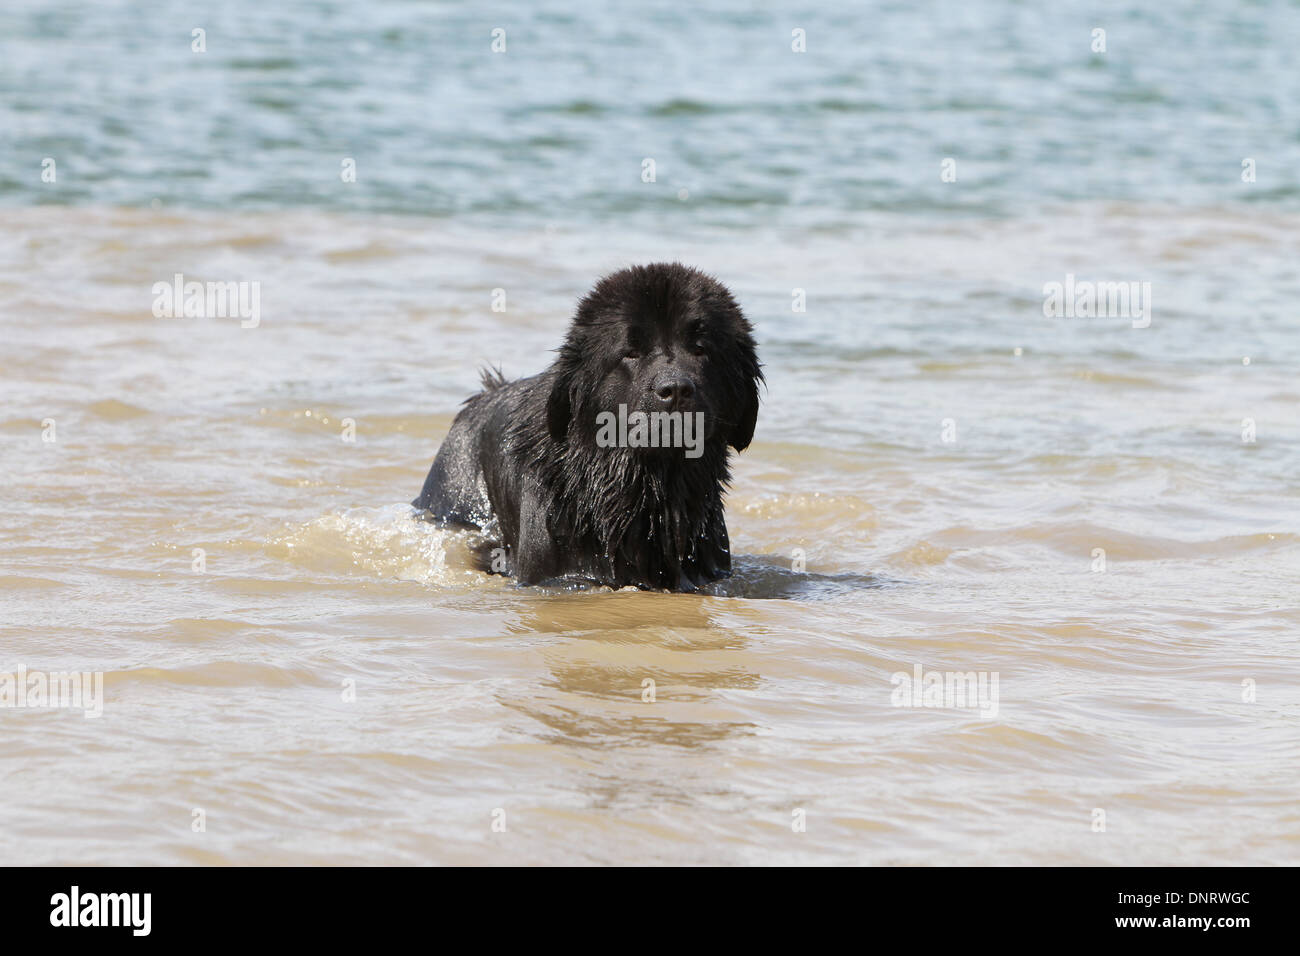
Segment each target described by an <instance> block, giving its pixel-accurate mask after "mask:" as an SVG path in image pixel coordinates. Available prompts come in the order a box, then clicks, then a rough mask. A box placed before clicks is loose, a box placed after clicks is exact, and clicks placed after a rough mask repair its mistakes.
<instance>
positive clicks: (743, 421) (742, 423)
mask: <svg viewBox="0 0 1300 956" xmlns="http://www.w3.org/2000/svg"><path fill="white" fill-rule="evenodd" d="M762 378H763V373H762V372H758V373H757V374H756V375H755V376H754V377H752V378H750V379H749V381H748V383H746V388H745V397H744V399H743V400H742V402H741V412H740V417H739V418H738V419H737V421H736V424H735V426H734V427H733V428H732V429H731V435H730V436H729V437H728V439H727V444H729V445H730V446H731V447H732V448H734V449H736V451H744V450H745V449H746V448H748V447H749V443H750V442H751V441H753V440H754V426H755V425H757V424H758V383H759V382H760V381H762Z"/></svg>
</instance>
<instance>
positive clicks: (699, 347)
mask: <svg viewBox="0 0 1300 956" xmlns="http://www.w3.org/2000/svg"><path fill="white" fill-rule="evenodd" d="M691 351H692V352H694V353H695V354H696V355H703V354H704V352H705V345H704V339H696V340H695V341H694V342H692V343H691Z"/></svg>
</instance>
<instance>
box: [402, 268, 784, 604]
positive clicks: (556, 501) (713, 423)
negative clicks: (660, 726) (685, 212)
mask: <svg viewBox="0 0 1300 956" xmlns="http://www.w3.org/2000/svg"><path fill="white" fill-rule="evenodd" d="M752 333H753V330H752V328H751V327H750V324H749V322H748V321H747V320H746V319H745V317H744V315H743V314H742V313H741V311H740V308H739V307H738V306H737V305H736V303H735V300H733V299H732V297H731V294H730V293H729V292H728V291H727V289H726V288H725V287H724V286H723V285H722V284H721V283H719V282H718V281H717V280H715V279H713V278H711V277H709V276H706V275H704V274H703V273H701V272H698V271H696V270H694V269H691V268H688V267H686V266H683V265H681V264H678V263H673V264H671V265H668V264H656V265H649V266H637V267H634V268H631V269H625V270H623V271H621V272H617V273H614V274H613V275H610V276H607V277H606V278H604V279H602V280H601V281H600V282H599V283H598V284H597V285H596V287H595V288H594V289H593V290H592V291H591V292H590V293H589V294H588V295H587V296H586V297H585V298H584V299H583V300H582V301H581V303H579V305H578V311H577V315H576V316H575V317H574V320H573V323H572V325H571V326H570V328H569V332H568V335H567V337H566V339H565V341H564V344H563V346H562V347H561V348H560V349H559V357H558V358H557V359H556V361H555V362H554V363H553V364H552V365H551V367H550V368H548V369H547V370H546V371H544V372H542V373H541V374H539V375H535V376H533V377H531V378H525V379H520V380H518V381H514V382H506V381H505V380H504V378H502V377H501V375H500V373H499V372H498V373H495V374H492V373H487V374H485V375H484V390H483V391H482V392H480V393H479V394H477V395H475V396H473V397H471V398H470V399H468V400H467V401H466V402H465V407H464V409H463V410H462V411H461V412H460V414H459V415H457V416H456V419H455V421H454V422H452V426H451V430H450V432H449V433H448V435H447V438H446V440H445V441H444V442H443V444H442V447H441V448H439V450H438V454H437V457H436V458H435V459H434V462H433V467H432V468H431V469H430V470H429V476H428V478H427V479H426V480H425V483H424V489H423V490H422V491H421V493H420V496H419V497H418V498H416V499H415V501H414V502H413V504H414V505H415V507H417V508H419V509H421V511H422V512H424V513H425V514H426V516H428V517H430V518H432V519H434V520H437V521H440V522H443V523H447V524H451V525H456V526H461V527H469V528H476V529H480V530H482V531H483V532H484V533H485V534H486V535H487V536H488V539H489V542H490V544H489V548H490V547H491V546H492V545H496V546H498V547H501V548H503V549H504V556H505V559H506V560H505V566H504V567H501V566H500V564H499V563H498V565H497V567H495V568H493V570H504V571H506V572H507V573H510V574H512V575H513V576H514V577H515V578H516V579H517V580H518V581H519V582H520V583H523V584H538V583H541V582H544V581H548V580H553V579H557V578H580V579H585V580H588V581H594V582H598V583H601V584H607V585H611V586H614V587H623V586H626V585H635V586H637V587H640V588H648V589H667V590H674V591H691V590H694V589H696V588H697V587H699V586H700V585H702V584H705V583H707V582H709V581H713V580H716V579H718V578H721V577H726V576H727V575H728V574H729V573H730V570H731V551H730V543H729V541H728V538H727V526H726V522H725V520H724V517H723V506H722V493H723V490H724V488H725V487H726V484H727V481H728V480H729V478H730V472H729V469H728V458H729V456H730V450H729V447H728V446H730V448H734V449H736V450H737V451H743V450H744V449H745V448H746V447H747V446H748V445H749V443H750V440H751V439H752V437H753V434H754V424H755V421H756V419H757V416H758V383H759V382H761V381H762V380H763V373H762V371H761V368H760V365H759V362H758V358H757V355H756V353H755V345H754V339H753V334H752ZM683 379H684V380H686V381H689V382H691V383H693V386H694V394H693V395H689V396H686V397H684V398H682V399H680V401H681V402H682V403H684V404H683V405H682V408H683V409H684V410H686V411H701V412H703V413H704V415H705V439H704V444H703V454H702V455H701V456H700V457H699V458H694V459H692V458H688V457H686V456H685V455H684V454H683V452H682V449H632V448H602V447H600V446H598V445H597V443H596V433H597V424H596V423H597V418H596V416H597V414H598V413H599V412H601V411H610V412H616V411H617V407H616V406H617V404H618V403H619V402H625V403H627V404H628V406H629V411H632V410H634V409H636V408H638V407H646V408H649V407H652V405H653V403H654V402H656V401H658V402H661V403H662V402H663V401H665V399H664V398H663V397H662V386H663V383H664V382H666V381H673V382H680V381H682V380H683ZM656 386H659V387H660V389H661V393H660V397H659V398H658V399H656V398H655V394H656V393H655V387H656ZM674 401H677V399H674ZM648 403H649V404H648ZM498 556H500V555H499V553H498Z"/></svg>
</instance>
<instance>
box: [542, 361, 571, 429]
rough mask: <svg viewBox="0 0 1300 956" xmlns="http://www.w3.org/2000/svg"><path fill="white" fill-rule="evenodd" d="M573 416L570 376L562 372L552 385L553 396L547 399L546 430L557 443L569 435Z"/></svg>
mask: <svg viewBox="0 0 1300 956" xmlns="http://www.w3.org/2000/svg"><path fill="white" fill-rule="evenodd" d="M572 415H573V410H572V407H571V403H570V398H569V376H568V375H566V374H564V373H563V372H561V373H560V374H559V375H556V376H555V381H554V382H552V383H551V394H550V396H549V397H548V398H547V399H546V428H547V430H548V431H549V432H550V433H551V437H552V438H554V439H555V440H556V441H563V440H564V436H565V435H567V434H568V433H569V419H570V418H571V417H572Z"/></svg>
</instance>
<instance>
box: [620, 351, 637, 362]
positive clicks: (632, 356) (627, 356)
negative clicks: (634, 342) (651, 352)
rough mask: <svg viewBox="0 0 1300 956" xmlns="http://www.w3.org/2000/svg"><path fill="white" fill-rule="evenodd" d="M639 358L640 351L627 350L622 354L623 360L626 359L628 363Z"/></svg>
mask: <svg viewBox="0 0 1300 956" xmlns="http://www.w3.org/2000/svg"><path fill="white" fill-rule="evenodd" d="M640 357H641V350H640V349H628V350H627V351H626V352H624V353H623V358H625V359H628V360H629V361H633V360H636V359H639V358H640Z"/></svg>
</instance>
